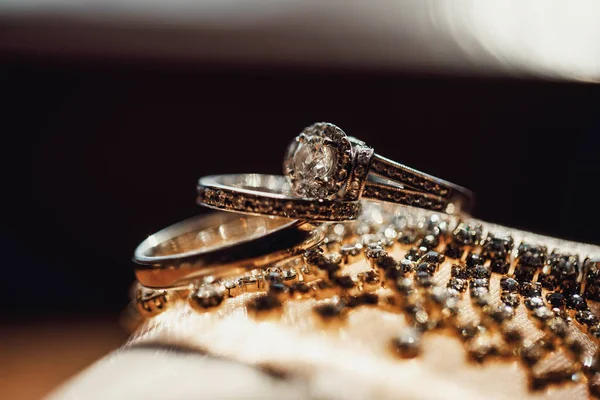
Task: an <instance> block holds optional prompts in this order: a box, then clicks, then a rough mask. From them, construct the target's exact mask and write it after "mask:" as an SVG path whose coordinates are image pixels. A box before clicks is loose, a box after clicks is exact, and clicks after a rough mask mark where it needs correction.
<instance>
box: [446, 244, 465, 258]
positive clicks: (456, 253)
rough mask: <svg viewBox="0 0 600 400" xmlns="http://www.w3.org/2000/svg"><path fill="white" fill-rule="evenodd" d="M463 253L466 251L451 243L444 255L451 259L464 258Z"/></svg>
mask: <svg viewBox="0 0 600 400" xmlns="http://www.w3.org/2000/svg"><path fill="white" fill-rule="evenodd" d="M463 252H464V249H463V248H462V247H460V246H459V245H457V244H454V243H450V244H449V245H447V246H446V249H445V250H444V255H446V256H447V257H449V258H460V257H462V253H463Z"/></svg>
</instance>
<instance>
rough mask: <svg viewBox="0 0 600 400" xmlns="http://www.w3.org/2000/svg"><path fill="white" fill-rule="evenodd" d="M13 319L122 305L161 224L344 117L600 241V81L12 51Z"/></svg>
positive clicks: (424, 166) (504, 208)
mask: <svg viewBox="0 0 600 400" xmlns="http://www.w3.org/2000/svg"><path fill="white" fill-rule="evenodd" d="M0 84H1V93H2V95H1V99H2V104H1V106H2V115H3V123H2V125H1V130H2V133H3V135H2V137H3V140H4V145H3V146H2V147H3V149H4V151H3V153H4V156H3V158H4V160H3V163H5V166H4V168H3V169H4V171H5V173H6V176H5V177H4V178H3V181H4V182H3V185H2V186H3V188H4V191H3V197H4V200H5V201H7V202H8V204H7V205H6V206H4V209H5V211H6V215H5V218H4V219H5V224H3V229H2V231H3V232H2V236H3V237H2V241H3V243H4V246H3V247H4V251H5V252H6V253H5V254H8V258H5V260H4V265H3V273H2V282H3V285H2V286H3V296H4V298H5V299H9V305H12V307H10V308H9V313H8V315H9V316H10V317H14V318H18V319H22V318H25V319H27V318H41V317H47V316H53V315H71V316H77V315H83V314H87V315H90V314H91V315H94V313H98V314H102V313H110V314H116V313H118V312H119V311H120V310H121V309H122V308H123V307H124V306H125V305H126V303H127V291H128V287H129V285H130V284H131V282H132V281H133V279H134V277H133V273H132V268H131V267H132V264H131V261H130V259H131V256H132V253H133V250H134V248H135V246H136V245H137V244H138V242H140V241H141V240H142V239H144V238H145V237H146V236H147V235H149V234H151V233H153V232H155V231H156V230H158V229H161V228H163V227H165V226H167V225H168V224H170V223H173V222H176V221H178V220H180V219H183V218H185V217H189V216H191V215H194V214H195V213H198V212H201V209H200V208H199V207H198V206H196V205H195V183H196V179H197V178H198V177H200V176H202V175H205V174H213V173H235V172H264V173H280V171H281V162H282V157H283V153H284V150H285V147H286V145H287V144H288V142H289V141H290V140H291V139H292V138H293V137H294V136H295V135H296V134H297V133H298V132H299V131H300V130H301V129H302V128H303V127H304V126H306V125H309V124H311V123H313V122H315V121H330V122H333V123H335V124H338V125H339V126H340V127H342V128H343V129H344V130H345V131H346V132H347V133H348V134H351V135H354V136H357V137H360V138H361V139H363V140H365V141H367V142H368V143H369V144H370V145H372V146H373V147H374V148H375V149H376V151H378V152H379V153H380V154H382V155H384V156H387V157H389V158H392V159H394V160H398V161H400V162H403V163H405V164H407V165H410V166H413V167H415V168H417V169H421V170H423V171H425V172H428V173H431V174H433V175H436V176H440V177H443V178H445V179H448V180H450V181H452V182H456V183H458V184H461V185H463V186H466V187H468V188H470V189H472V190H473V191H474V192H475V193H476V194H477V207H476V210H475V216H477V217H480V218H482V219H485V220H489V221H493V222H498V223H501V224H505V225H510V226H515V227H518V228H523V229H527V230H532V231H536V232H539V233H545V234H550V235H555V236H559V237H563V238H568V239H574V240H578V241H585V242H591V243H596V244H598V243H600V232H599V230H600V213H599V212H598V205H599V201H598V199H599V197H598V191H597V185H598V181H599V179H598V177H599V176H600V158H599V155H600V139H599V135H600V111H599V104H600V91H599V89H598V87H596V86H593V85H587V84H576V83H564V82H562V83H561V82H544V81H539V80H523V79H511V78H469V77H460V76H443V75H439V76H438V75H432V74H427V75H424V74H420V73H418V71H413V72H410V71H400V72H399V71H385V70H375V69H369V70H366V69H362V70H358V69H354V70H353V69H347V70H340V69H316V68H306V69H294V68H289V67H287V68H286V67H283V66H281V67H277V66H269V67H267V66H264V65H263V66H261V65H244V64H206V63H192V64H185V65H184V64H178V63H166V62H158V61H156V60H154V61H149V62H148V61H143V62H122V61H119V60H106V59H102V60H99V59H95V58H89V59H79V58H78V59H74V58H69V57H57V58H47V57H46V58H41V57H18V56H11V55H10V54H8V55H4V56H3V57H2V58H1V59H0Z"/></svg>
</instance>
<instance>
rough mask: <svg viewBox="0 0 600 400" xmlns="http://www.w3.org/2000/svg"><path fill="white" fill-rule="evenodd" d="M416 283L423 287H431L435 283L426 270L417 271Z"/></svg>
mask: <svg viewBox="0 0 600 400" xmlns="http://www.w3.org/2000/svg"><path fill="white" fill-rule="evenodd" d="M415 283H416V284H417V285H419V286H422V287H430V286H431V285H432V284H433V282H432V281H431V275H430V274H428V273H427V272H425V271H421V272H416V273H415Z"/></svg>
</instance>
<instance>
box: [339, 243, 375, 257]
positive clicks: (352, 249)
mask: <svg viewBox="0 0 600 400" xmlns="http://www.w3.org/2000/svg"><path fill="white" fill-rule="evenodd" d="M362 249H363V245H362V244H361V243H354V244H343V245H342V247H341V248H340V254H341V255H342V257H348V256H352V257H356V256H358V255H359V254H360V253H361V251H362ZM377 250H378V251H380V252H382V253H381V254H383V253H385V250H383V249H382V248H379V249H377ZM369 254H370V255H369V256H368V257H370V258H378V257H374V255H375V254H373V253H369ZM379 257H380V256H379Z"/></svg>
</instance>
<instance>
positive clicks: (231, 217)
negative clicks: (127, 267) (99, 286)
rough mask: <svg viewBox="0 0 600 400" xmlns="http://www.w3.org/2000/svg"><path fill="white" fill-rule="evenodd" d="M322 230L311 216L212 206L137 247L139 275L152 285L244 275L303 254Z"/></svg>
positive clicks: (173, 285)
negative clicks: (291, 216) (271, 214)
mask: <svg viewBox="0 0 600 400" xmlns="http://www.w3.org/2000/svg"><path fill="white" fill-rule="evenodd" d="M323 235H324V233H323V229H322V228H321V227H320V226H318V225H315V224H312V223H310V222H307V221H296V220H288V219H282V218H276V217H265V216H249V215H240V214H236V213H228V212H214V213H211V214H208V215H202V216H198V217H194V218H190V219H187V220H184V221H182V222H179V223H177V224H174V225H171V226H169V227H167V228H165V229H163V230H161V231H159V232H157V233H155V234H153V235H151V236H149V237H148V238H147V239H146V240H144V241H143V242H142V243H141V244H140V245H139V246H138V247H137V249H136V250H135V253H134V257H133V261H134V262H135V263H136V264H137V265H136V267H135V275H136V277H137V279H138V281H139V282H140V283H141V284H142V285H144V286H146V287H148V288H168V287H176V286H180V285H183V284H186V283H189V282H191V281H194V280H199V279H203V278H206V277H209V276H210V277H214V278H217V279H220V278H225V277H229V276H235V275H240V274H243V273H245V272H247V271H249V270H252V269H255V268H263V267H266V266H269V265H271V264H272V263H275V262H278V261H282V260H285V259H287V258H289V257H294V256H297V255H298V254H302V253H303V252H304V251H305V250H306V249H309V248H311V247H313V246H316V245H318V244H319V243H320V242H321V241H322V240H323Z"/></svg>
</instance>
